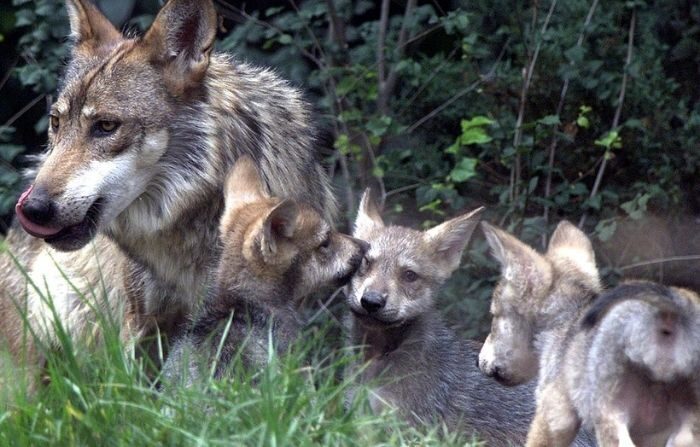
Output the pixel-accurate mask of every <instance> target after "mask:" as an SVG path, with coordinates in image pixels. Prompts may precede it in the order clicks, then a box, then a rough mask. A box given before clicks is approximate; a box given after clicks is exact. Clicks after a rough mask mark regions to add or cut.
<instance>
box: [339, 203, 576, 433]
mask: <svg viewBox="0 0 700 447" xmlns="http://www.w3.org/2000/svg"><path fill="white" fill-rule="evenodd" d="M480 213H481V208H480V209H477V210H474V211H472V212H470V213H467V214H464V215H462V216H459V217H455V218H453V219H451V220H448V221H446V222H444V223H442V224H440V225H438V226H436V227H433V228H431V229H429V230H427V231H423V232H421V231H416V230H412V229H410V228H405V227H400V226H385V225H384V223H383V221H382V218H381V217H380V215H379V212H378V210H377V208H376V206H375V205H374V203H373V202H372V201H371V200H370V197H369V191H366V192H365V194H364V196H363V197H362V201H361V203H360V208H359V211H358V214H357V219H356V221H355V228H354V232H353V236H355V237H358V238H361V239H364V240H366V241H367V242H369V244H370V249H369V250H368V252H367V254H366V256H365V260H364V261H363V264H362V266H361V267H360V269H359V270H358V271H357V273H356V274H355V275H354V276H353V278H352V280H351V281H350V283H349V285H348V287H347V289H348V290H347V300H348V304H349V307H350V310H351V313H350V315H349V316H348V317H349V318H348V325H349V344H350V345H351V346H361V352H360V360H361V361H360V363H358V364H355V365H352V367H351V368H349V371H348V377H357V380H358V382H359V384H363V385H368V386H370V387H371V389H370V406H371V408H372V410H373V411H375V412H379V411H381V410H382V409H383V408H384V407H390V408H396V409H397V410H398V411H399V413H400V414H401V415H402V417H404V418H406V419H407V420H409V421H410V422H411V423H413V424H416V425H423V424H431V423H442V422H444V423H446V424H447V426H448V427H449V428H450V429H453V430H462V431H463V432H465V433H468V434H471V435H476V436H478V437H479V438H481V439H483V440H484V441H486V442H487V444H488V445H494V446H507V445H522V444H523V443H524V442H525V436H526V434H527V429H528V427H529V425H530V422H531V420H532V416H533V414H534V396H533V389H534V387H533V386H532V385H524V386H520V387H514V388H507V387H503V386H500V385H498V384H497V383H495V382H494V381H492V380H490V379H487V378H486V377H484V375H483V374H481V372H480V371H479V369H478V367H477V353H478V349H479V347H480V345H479V344H478V343H475V342H467V341H465V340H460V339H459V338H458V337H457V335H456V334H455V333H454V332H453V331H452V330H451V329H449V328H448V327H447V325H446V324H445V322H444V321H443V319H442V317H441V316H440V313H439V312H438V311H437V310H436V309H435V300H436V295H437V293H438V291H439V289H440V286H441V285H442V284H443V283H444V282H445V281H446V280H447V279H448V278H449V277H450V275H451V274H452V272H454V270H456V269H457V267H459V264H460V259H461V256H462V252H463V251H464V248H465V246H466V245H467V242H468V241H469V238H470V236H471V234H472V232H473V230H474V228H475V227H476V224H477V222H478V220H479V214H480ZM353 398H354V396H352V395H351V396H349V399H353ZM584 445H585V444H584Z"/></svg>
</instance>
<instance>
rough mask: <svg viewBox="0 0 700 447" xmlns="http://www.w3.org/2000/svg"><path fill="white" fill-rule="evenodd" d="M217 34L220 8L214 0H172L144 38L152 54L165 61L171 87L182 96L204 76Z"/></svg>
mask: <svg viewBox="0 0 700 447" xmlns="http://www.w3.org/2000/svg"><path fill="white" fill-rule="evenodd" d="M215 38H216V11H215V10H214V4H213V3H212V1H211V0H169V1H168V2H167V3H166V4H165V6H163V8H162V9H161V10H160V11H159V12H158V15H157V16H156V18H155V20H154V21H153V25H151V27H150V28H149V29H148V31H147V32H146V35H145V36H144V39H143V41H144V43H145V44H146V45H147V46H148V48H149V51H150V53H151V57H152V58H153V59H154V60H156V61H158V62H160V63H162V64H164V66H165V83H166V87H167V88H168V91H169V92H170V93H171V94H172V95H173V96H181V95H183V94H184V93H185V92H186V91H187V90H188V89H189V88H191V87H194V86H196V85H197V84H199V82H200V81H201V80H202V78H203V77H204V74H205V73H206V71H207V68H208V67H209V56H210V54H211V50H212V48H213V47H214V39H215Z"/></svg>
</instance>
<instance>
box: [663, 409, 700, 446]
mask: <svg viewBox="0 0 700 447" xmlns="http://www.w3.org/2000/svg"><path fill="white" fill-rule="evenodd" d="M699 412H700V410H696V411H694V412H692V413H690V414H688V415H687V416H686V417H685V419H683V423H682V424H681V426H680V428H679V429H678V431H677V432H676V433H675V434H674V435H673V437H672V438H671V439H669V440H668V443H666V446H667V447H693V446H696V445H700V439H698V436H697V434H698V432H699V431H700V424H699V423H698V422H700V421H698V416H700V415H699V414H698V413H699Z"/></svg>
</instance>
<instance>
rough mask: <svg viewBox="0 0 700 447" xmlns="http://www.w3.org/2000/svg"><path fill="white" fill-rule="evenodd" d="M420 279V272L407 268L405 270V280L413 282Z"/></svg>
mask: <svg viewBox="0 0 700 447" xmlns="http://www.w3.org/2000/svg"><path fill="white" fill-rule="evenodd" d="M417 279H418V273H416V272H414V271H413V270H406V271H404V272H403V280H404V281H406V282H413V281H415V280H417Z"/></svg>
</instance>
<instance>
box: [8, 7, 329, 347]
mask: <svg viewBox="0 0 700 447" xmlns="http://www.w3.org/2000/svg"><path fill="white" fill-rule="evenodd" d="M66 6H67V9H68V16H69V19H70V29H71V38H72V42H73V43H72V53H71V58H70V61H69V62H68V66H67V69H66V72H65V76H64V78H63V80H62V83H61V89H60V91H59V93H58V96H57V100H56V102H55V103H54V104H53V106H52V107H51V111H50V126H49V131H48V151H47V153H46V155H45V157H44V159H43V161H42V162H41V164H40V165H39V166H38V169H37V171H36V174H35V176H34V177H33V180H32V184H31V186H29V188H28V189H27V190H26V191H25V192H24V194H22V196H21V197H20V199H19V201H18V203H17V207H16V216H17V219H16V221H15V224H17V223H19V224H20V225H21V226H22V227H23V228H24V230H26V232H27V233H29V234H31V235H32V236H34V237H35V238H30V237H28V236H27V235H26V233H25V232H23V231H21V230H20V229H19V226H18V225H15V226H14V227H13V228H12V229H11V230H10V234H9V235H8V238H7V241H8V244H9V248H10V250H12V251H13V252H14V253H15V254H16V255H17V256H18V257H19V259H20V261H21V262H22V263H23V264H24V265H26V266H27V268H28V270H29V274H30V276H31V278H32V279H33V280H34V282H35V284H37V285H38V286H39V289H40V291H41V292H42V293H43V294H44V295H47V294H48V293H50V295H51V297H52V305H53V306H54V307H55V309H56V312H57V314H58V317H59V319H60V320H61V323H62V324H63V326H64V327H66V328H67V330H68V331H69V332H70V334H71V335H72V336H74V337H77V336H79V335H84V334H86V333H92V332H99V327H97V326H98V325H97V322H96V320H97V319H96V318H95V317H94V315H93V314H92V311H91V308H90V306H88V305H87V304H86V303H85V301H84V300H83V297H82V296H83V295H84V296H85V297H88V299H89V297H91V295H92V294H93V293H95V294H96V295H99V296H100V297H102V296H103V295H106V300H102V299H99V300H96V302H95V303H93V304H95V305H97V307H98V309H100V310H110V311H115V310H117V311H118V310H120V309H124V308H126V319H125V323H124V330H125V332H126V333H127V334H131V335H135V336H136V337H137V338H138V337H139V336H141V335H144V334H147V333H149V332H152V331H154V330H155V327H156V325H157V326H159V329H160V331H161V332H165V333H173V332H176V331H177V330H178V327H179V324H180V323H182V322H183V321H184V319H185V318H186V316H187V315H189V314H190V312H191V310H192V309H193V307H194V305H195V304H196V302H197V301H198V300H197V297H198V296H200V295H201V293H200V292H202V288H203V287H204V285H206V284H207V283H208V279H209V278H210V275H211V273H212V272H213V270H214V268H215V267H216V264H217V260H218V257H219V252H220V249H219V245H218V232H217V228H218V224H219V221H220V217H221V213H222V212H223V209H224V201H223V194H222V191H223V185H224V179H225V176H226V173H227V172H228V171H229V170H230V168H231V166H233V163H234V161H235V160H236V159H237V158H238V157H239V156H241V155H243V154H248V155H250V156H251V157H252V159H253V160H254V161H255V164H256V166H257V167H258V168H259V169H260V173H261V177H262V183H263V187H264V189H265V190H266V191H269V192H271V193H272V194H273V195H274V196H276V197H281V198H292V199H295V200H299V201H300V202H304V203H309V204H312V207H313V208H314V209H315V210H316V211H318V212H319V213H321V214H322V215H324V216H325V217H331V216H333V215H334V210H335V204H334V199H333V196H332V193H331V189H330V186H329V181H328V178H327V176H326V174H325V172H324V170H323V169H322V167H321V166H320V165H319V163H318V162H317V160H316V157H315V154H314V151H313V147H314V129H313V126H312V124H311V120H310V112H309V110H310V108H309V106H308V105H307V103H306V102H305V101H304V100H303V99H302V96H301V94H300V92H299V91H297V90H296V89H294V88H292V87H291V86H290V85H289V84H288V83H287V82H285V81H284V80H282V79H280V78H279V77H278V76H277V75H275V74H274V73H272V72H271V71H269V70H266V69H261V68H257V67H253V66H250V65H248V64H246V63H243V62H239V61H236V60H234V59H232V58H231V57H229V56H227V55H225V54H219V53H217V52H215V51H213V47H214V39H215V32H216V27H217V20H216V13H215V10H214V6H213V4H212V1H211V0H169V1H167V2H166V4H165V5H164V6H163V8H162V9H161V10H160V11H159V13H158V15H157V16H156V17H155V20H154V22H153V24H152V25H151V27H150V28H149V29H148V31H147V32H146V33H145V35H143V36H138V37H125V36H123V35H122V34H121V33H120V32H119V31H117V30H116V29H115V28H114V26H112V24H111V23H109V21H108V20H107V19H106V18H105V17H104V16H103V15H102V14H101V13H100V11H99V10H98V9H97V7H96V6H95V5H94V4H93V3H92V2H91V1H90V0H66ZM89 242H92V244H88V243H89ZM98 255H99V262H98V260H97V259H96V258H97V256H98ZM0 263H1V265H0V268H1V269H2V271H3V275H1V276H2V277H1V278H0V318H1V319H2V321H3V325H2V329H1V330H0V331H1V332H0V335H2V338H4V339H5V342H6V343H8V344H9V346H10V349H11V351H13V352H14V353H15V354H17V353H19V352H20V351H22V350H23V349H24V348H25V347H26V346H25V345H24V344H23V343H22V342H21V340H22V331H23V325H22V320H21V319H20V318H19V317H18V315H17V312H16V306H17V305H18V304H19V305H20V307H22V308H23V310H24V311H26V312H28V314H29V319H30V321H31V322H32V324H33V325H37V326H41V327H42V328H43V329H46V330H41V331H39V334H40V336H42V338H44V340H45V341H48V342H54V343H55V340H54V335H53V334H52V328H51V326H52V320H53V318H52V314H51V312H50V311H49V306H48V304H47V303H46V302H45V300H42V299H41V298H39V293H37V291H35V290H34V289H33V288H32V287H29V296H28V298H27V299H26V301H25V297H26V292H27V286H26V284H27V281H26V279H25V278H24V276H23V275H22V274H21V273H20V272H19V271H18V270H17V269H15V268H14V266H13V263H12V262H11V261H10V258H9V256H7V255H1V256H0ZM64 275H67V277H68V280H66V279H65V278H64ZM69 282H70V283H72V285H71V284H69ZM73 285H74V286H75V287H76V288H77V289H78V290H77V291H76V290H74V288H73ZM43 326H45V327H43Z"/></svg>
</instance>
